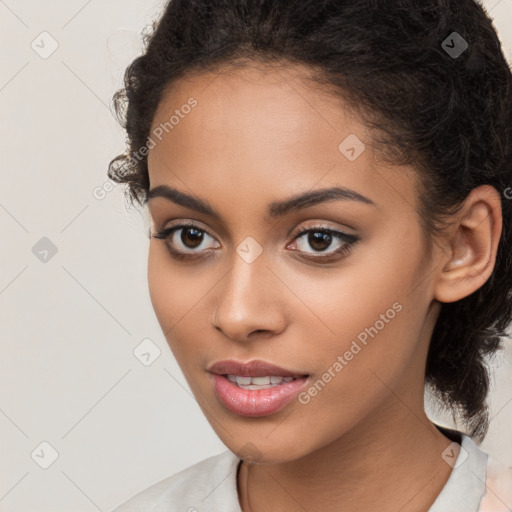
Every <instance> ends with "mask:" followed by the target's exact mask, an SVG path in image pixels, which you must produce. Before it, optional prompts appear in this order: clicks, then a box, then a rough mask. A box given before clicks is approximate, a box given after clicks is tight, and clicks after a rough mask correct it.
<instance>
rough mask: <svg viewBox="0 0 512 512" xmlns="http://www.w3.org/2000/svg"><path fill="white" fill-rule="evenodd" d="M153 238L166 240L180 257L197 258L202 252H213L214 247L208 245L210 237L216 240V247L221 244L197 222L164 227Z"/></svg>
mask: <svg viewBox="0 0 512 512" xmlns="http://www.w3.org/2000/svg"><path fill="white" fill-rule="evenodd" d="M153 238H157V239H160V240H165V242H166V245H167V248H168V249H169V252H170V253H171V255H172V256H174V257H177V258H178V259H186V258H197V257H201V256H197V254H200V253H207V254H206V256H207V255H209V254H211V252H212V249H211V248H210V249H208V248H205V245H206V246H208V238H210V239H212V240H214V241H215V243H216V244H217V245H216V247H215V248H218V247H220V244H219V243H218V242H217V241H216V240H215V238H213V237H212V236H211V235H210V234H209V233H208V232H207V231H205V230H204V229H202V228H200V227H199V226H197V225H195V224H191V223H190V224H188V223H187V224H185V223H182V224H179V225H177V226H171V227H169V228H165V229H162V230H160V231H158V232H157V233H155V234H154V235H153ZM198 248H199V249H198Z"/></svg>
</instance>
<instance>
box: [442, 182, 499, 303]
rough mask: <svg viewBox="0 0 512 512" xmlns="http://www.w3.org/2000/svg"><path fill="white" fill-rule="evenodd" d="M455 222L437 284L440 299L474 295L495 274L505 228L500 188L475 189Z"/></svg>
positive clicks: (455, 298)
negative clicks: (498, 251) (494, 270)
mask: <svg viewBox="0 0 512 512" xmlns="http://www.w3.org/2000/svg"><path fill="white" fill-rule="evenodd" d="M454 221H455V223H454V225H453V228H452V229H453V235H452V236H451V237H450V239H449V240H448V241H447V243H449V247H448V251H447V256H446V257H445V258H447V259H445V260H444V261H443V262H442V263H443V268H442V271H441V273H440V275H439V277H438V281H437V283H436V289H435V298H436V299H437V300H438V301H440V302H455V301H457V300H460V299H463V298H464V297H467V296H468V295H471V294H472V293H473V292H475V291H476V290H478V289H479V288H480V287H481V286H482V285H483V284H484V283H485V282H486V281H487V279H489V277H490V275H491V274H492V271H493V269H494V265H495V262H496V252H497V249H498V242H499V239H500V236H501V229H502V214H501V199H500V195H499V193H498V191H497V190H496V189H495V188H494V187H491V186H490V185H482V186H480V187H478V188H476V189H474V190H473V191H472V192H471V194H470V195H469V196H468V197H467V198H466V200H465V202H464V205H463V207H462V208H461V210H460V211H459V212H458V213H457V214H456V215H455V219H454Z"/></svg>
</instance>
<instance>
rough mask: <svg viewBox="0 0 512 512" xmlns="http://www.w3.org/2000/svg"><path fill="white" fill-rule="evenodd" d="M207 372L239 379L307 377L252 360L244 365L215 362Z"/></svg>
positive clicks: (298, 372) (231, 362)
mask: <svg viewBox="0 0 512 512" xmlns="http://www.w3.org/2000/svg"><path fill="white" fill-rule="evenodd" d="M208 371H209V372H211V373H215V374H217V375H239V376H241V377H265V376H267V375H270V376H271V375H275V376H279V377H302V376H305V375H307V374H306V373H304V372H301V371H295V370H287V369H285V368H281V367H280V366H276V365H275V364H272V363H269V362H267V361H261V360H253V361H248V362H246V363H242V362H241V361H234V360H227V361H217V362H216V363H213V364H211V365H210V366H209V367H208Z"/></svg>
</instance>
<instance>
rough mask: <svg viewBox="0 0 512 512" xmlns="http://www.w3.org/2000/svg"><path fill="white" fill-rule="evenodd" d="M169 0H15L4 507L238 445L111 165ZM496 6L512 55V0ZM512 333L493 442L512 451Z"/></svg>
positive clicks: (171, 469)
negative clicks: (128, 75) (194, 365)
mask: <svg viewBox="0 0 512 512" xmlns="http://www.w3.org/2000/svg"><path fill="white" fill-rule="evenodd" d="M163 5H164V2H162V1H161V0H160V1H157V0H89V1H87V0H66V1H64V0H59V1H56V0H54V1H52V2H36V1H33V0H32V1H30V0H0V42H1V66H0V112H1V119H2V123H1V133H0V145H1V146H0V150H1V153H0V155H1V163H0V169H1V181H0V184H1V186H0V230H1V236H2V247H3V250H2V251H0V326H1V327H0V329H1V339H2V357H1V362H0V364H1V367H0V381H1V385H0V440H1V441H0V442H1V453H2V457H0V511H2V512H4V511H5V512H7V511H8V512H15V511H16V512H21V511H23V512H30V511H35V512H43V511H48V512H49V511H51V512H61V511H62V512H70V511H77V512H78V511H80V512H82V511H83V512H88V511H95V510H100V511H104V512H108V511H110V510H111V509H113V508H114V507H115V506H116V505H118V504H119V503H120V502H122V501H124V500H125V499H127V498H128V497H130V496H132V495H133V494H135V493H136V492H138V491H140V490H142V489H144V488H146V487H147V486H149V485H151V484H152V483H154V482H156V481H158V480H161V479H163V478H165V477H167V476H169V475H171V474H173V473H175V472H176V471H178V470H180V469H182V468H184V467H186V466H189V465H191V464H192V463H194V462H196V461H199V460H201V459H203V458H205V457H207V456H210V455H213V454H215V453H219V452H220V451H222V450H224V449H225V447H224V445H223V444H222V443H221V442H220V441H219V440H218V439H217V437H216V436H215V434H214V433H213V431H212V430H211V428H210V427H209V425H208V424H207V422H206V420H205V419H204V418H203V415H202V413H201V412H200V410H199V407H198V406H197V404H196V403H195V401H194V399H193V397H192V396H191V395H190V392H189V390H188V387H187V385H186V384H185V382H184V379H183V376H182V375H181V373H180V371H179V368H178V366H177V364H176V362H175V361H174V359H173V358H172V356H171V354H170V351H169V349H168V347H167V344H166V342H165V339H164V337H163V334H162V333H161V331H160V328H159V325H158V323H157V320H156V317H155V316H154V313H153V310H152V308H151V303H150V300H149V294H148V291H147V284H146V255H147V245H148V240H147V238H146V222H147V220H145V219H144V217H143V216H141V215H140V214H139V213H137V212H136V211H135V210H133V211H131V212H128V211H127V209H126V207H125V203H124V197H123V194H122V191H121V190H120V188H119V187H118V188H116V187H111V186H110V187H109V182H108V181H107V177H106V168H107V164H108V162H109V161H110V159H111V158H113V157H114V156H115V155H117V154H118V153H120V152H121V151H122V150H123V142H124V134H123V132H122V130H121V128H120V127H119V126H118V124H117V122H116V120H115V119H114V117H113V115H112V113H111V109H110V105H111V97H112V94H113V93H114V91H115V90H116V89H117V88H118V87H120V85H121V80H122V74H123V71H124V69H125V67H126V66H127V65H128V64H129V63H130V62H131V60H132V59H133V58H134V57H135V56H136V55H138V54H139V53H140V52H141V43H140V41H141V38H140V35H139V34H140V31H141V30H142V28H143V27H144V26H146V25H147V24H148V23H150V21H151V20H152V19H154V18H156V17H157V16H158V14H159V12H160V10H161V8H162V6H163ZM485 5H486V7H487V8H488V9H489V10H490V13H491V15H492V17H493V18H494V20H495V25H496V26H497V28H498V32H499V34H500V37H501V39H502V41H503V43H504V46H505V50H506V52H507V56H508V58H509V59H510V60H511V61H512V34H511V32H510V27H511V26H512V0H492V1H489V2H486V3H485ZM42 32H47V33H48V34H49V35H47V34H43V35H41V33H42ZM52 45H53V46H56V45H58V47H57V48H56V50H55V51H54V53H52V54H51V55H48V54H49V53H50V52H51V50H52V49H53V47H52ZM44 237H46V239H43V238H44ZM41 239H43V240H42V241H41ZM34 247H35V249H33V248H34ZM52 250H53V251H55V250H56V251H57V252H56V253H55V254H52ZM44 251H48V252H47V253H45V252H44ZM34 252H35V253H38V256H36V254H34ZM40 258H46V259H47V261H46V262H44V261H41V259H40ZM144 339H150V340H152V344H154V345H152V346H155V347H158V348H159V349H160V350H161V355H160V357H158V358H157V359H156V360H155V361H154V362H153V363H152V364H151V365H149V366H145V365H143V364H142V363H141V362H140V361H139V360H138V359H137V358H136V357H135V356H134V354H133V351H134V349H135V348H136V347H137V346H138V345H139V344H140V343H141V342H142V340H144ZM146 343H147V342H146ZM511 345H512V344H511V342H508V349H507V352H506V353H504V354H502V355H501V356H500V357H498V358H497V359H496V361H495V362H494V363H493V364H494V366H495V367H496V373H495V383H496V388H497V391H493V394H492V396H491V404H492V408H493V420H492V426H491V430H490V432H489V435H488V438H487V439H486V441H485V442H484V444H483V445H482V447H483V448H484V449H486V450H487V451H488V452H489V453H491V454H492V455H494V456H496V457H498V458H499V459H501V460H502V461H503V462H505V463H506V464H508V465H512V438H511V437H510V426H511V424H512V378H511V375H512V371H511V370H512V346H511ZM43 442H46V443H49V445H50V446H48V445H41V443H43ZM52 449H53V450H55V451H56V452H57V453H58V456H57V458H56V460H55V461H53V463H52V464H51V465H49V467H48V468H47V469H43V467H41V465H43V466H44V465H48V464H50V463H51V462H52V458H51V456H52Z"/></svg>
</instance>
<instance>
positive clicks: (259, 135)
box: [148, 65, 501, 512]
mask: <svg viewBox="0 0 512 512" xmlns="http://www.w3.org/2000/svg"><path fill="white" fill-rule="evenodd" d="M304 73H307V70H304V69H302V68H299V67H296V66H280V67H279V68H275V67H272V66H270V65H258V66H254V65H252V66H247V67H242V68H237V69H231V70H227V69H226V70H224V71H223V72H222V73H220V72H215V73H213V72H211V73H203V74H195V75H188V76H187V77H186V78H184V79H181V80H179V81H178V82H176V83H174V84H173V86H172V88H170V89H169V90H168V91H167V92H166V94H165V95H164V96H163V97H162V99H161V102H160V104H159V108H158V110H157V112H156V115H155V118H154V121H153V125H152V128H153V129H154V128H155V127H157V126H158V125H159V124H160V123H164V122H165V121H167V120H168V119H169V117H170V115H172V114H173V113H174V111H175V110H176V109H179V108H180V107H181V106H182V105H183V104H185V103H187V101H188V99H189V98H190V97H193V98H195V99H196V100H197V101H198V104H197V106H196V107H195V108H194V109H193V110H192V111H191V113H190V114H188V115H187V116H184V118H183V119H181V120H180V122H179V124H177V125H176V126H175V127H174V128H173V129H172V130H171V131H169V133H167V134H165V136H164V137H163V138H162V140H161V142H158V144H157V145H156V146H155V147H153V148H152V149H151V150H150V151H149V154H148V165H149V175H150V188H151V189H153V188H154V187H156V186H158V185H168V186H171V187H173V188H176V189H178V190H180V191H182V192H183V193H186V194H190V195H195V196H198V197H200V198H201V199H203V200H204V201H207V202H208V203H209V204H210V205H211V206H212V207H213V208H214V209H215V210H216V211H217V212H219V214H220V215H221V219H220V220H219V219H215V218H213V217H210V216H209V215H206V214H203V213H199V212H197V211H195V210H193V209H190V208H187V207H184V206H181V205H178V204H175V203H174V202H172V201H170V200H168V199H165V198H162V197H155V198H153V199H151V200H150V201H149V203H148V208H149V212H150V215H151V221H152V227H151V229H152V232H153V233H155V232H156V231H157V230H159V229H163V228H165V227H170V226H173V225H178V224H179V223H180V221H182V220H188V221H194V224H195V225H196V226H197V227H198V229H204V230H206V233H203V236H204V240H203V243H202V244H201V245H200V246H199V248H198V247H197V245H194V244H193V242H191V241H190V239H187V238H185V242H187V240H188V242H189V245H188V247H187V246H184V245H183V241H182V239H181V234H182V231H178V232H175V234H174V235H172V237H173V238H172V240H171V237H169V239H168V241H167V242H168V243H172V242H174V247H175V248H176V249H177V250H181V251H182V252H185V253H187V254H195V255H197V254H199V255H200V256H199V257H196V259H190V260H179V259H175V258H174V257H173V256H171V254H170V253H169V250H168V246H167V245H166V241H164V240H159V239H155V238H152V239H151V242H150V247H149V259H148V284H149V291H150V296H151V300H152V304H153V307H154V310H155V313H156V316H157V318H158V321H159V323H160V325H161V328H162V330H163V332H164V333H165V336H166V339H167V341H168V343H169V346H170V348H171V350H172V352H173V354H174V356H175V357H176V359H177V361H178V363H179V365H180V367H181V369H182V371H183V374H184V375H185V377H186V379H187V381H188V383H189V385H190V388H191V390H192V392H193V393H194V395H195V397H196V399H197V402H198V404H199V406H200V407H201V409H202V410H203V412H204V414H205V416H206V418H207V419H208V421H209V422H210V423H211V425H212V427H213V429H214V430H215V432H216V433H217V434H218V436H219V437H220V438H221V440H222V441H223V442H224V443H225V444H226V445H227V446H228V447H229V449H230V450H231V451H233V452H234V453H236V454H237V455H238V456H239V457H240V458H242V459H244V463H243V464H242V465H241V467H240V472H239V475H238V487H239V488H238V491H239V500H240V503H241V507H242V509H243V511H244V512H248V511H253V512H259V511H266V512H269V511H270V512H272V511H279V510H291V511H295V510H301V511H303V510H307V511H309V512H312V511H317V510H318V511H320V510H322V511H324V512H325V511H334V510H340V504H350V505H349V507H348V508H346V509H350V510H351V511H360V512H366V511H372V512H373V511H375V510H380V511H382V512H386V511H394V512H396V511H397V510H400V511H402V512H408V511H415V512H418V511H426V510H428V508H429V507H430V506H431V505H432V503H433V502H434V501H435V499H436V497H437V496H438V494H439V493H440V491H441V489H442V488H443V486H444V485H445V483H446V481H447V479H448V477H449V475H450V472H451V470H452V468H451V467H450V466H449V465H448V464H447V463H446V462H445V461H444V460H443V459H442V457H441V454H442V452H443V450H445V448H447V447H448V446H449V445H450V444H451V441H450V440H449V439H447V438H446V437H445V436H444V435H442V434H441V433H439V432H438V431H437V429H436V428H435V427H434V426H433V425H432V423H431V422H430V421H429V419H428V418H427V416H426V414H425V411H424V375H425V362H426V356H427V351H428V345H429V341H430V338H431V335H432V331H433V328H434V325H435V321H436V319H437V316H438V314H439V311H440V308H441V302H450V301H456V300H459V299H461V298H463V297H465V296H467V295H469V294H470V293H472V292H473V291H475V290H476V289H478V288H479V287H480V286H482V284H483V283H484V282H485V281H486V280H487V279H488V277H489V276H490V274H491V272H492V269H493V267H494V262H495V256H496V250H497V244H498V240H499V237H500V233H501V209H500V198H499V194H498V192H497V191H496V190H495V189H494V188H492V187H489V186H483V187H479V188H478V189H475V190H474V191H473V192H472V194H471V195H470V196H469V197H468V198H467V200H466V202H465V203H464V206H463V208H462V209H461V210H460V212H459V213H458V214H457V215H456V216H454V218H453V224H452V226H451V227H450V229H449V230H447V233H446V235H445V236H444V237H443V238H442V239H439V240H437V241H436V243H433V244H430V245H428V244H427V241H426V239H425V237H424V234H423V232H422V227H421V224H420V218H419V216H418V214H417V211H418V208H419V198H420V193H419V189H418V180H417V176H416V174H415V171H414V169H413V168H411V167H393V166H390V165H384V164H383V163H382V162H379V161H378V159H377V158H376V153H375V151H374V148H373V147H372V144H371V134H370V133H369V132H368V130H367V129H366V128H365V127H364V126H363V125H362V124H361V122H360V121H359V119H358V118H357V116H356V115H355V114H353V113H351V111H350V109H349V108H348V105H346V104H344V103H343V101H342V100H341V99H339V98H338V99H335V98H334V97H333V96H329V95H327V93H326V92H325V91H323V90H321V89H320V88H319V87H318V85H315V84H313V83H311V82H310V81H308V80H307V79H306V78H305V74H304ZM350 134H355V135H357V137H358V138H359V139H360V140H361V141H363V142H364V143H365V145H366V149H365V151H364V152H363V153H362V154H361V155H360V156H359V157H358V158H357V159H356V160H355V161H349V160H348V159H347V158H346V157H345V156H344V155H343V154H342V153H341V152H340V151H339V149H338V146H339V144H340V143H341V142H342V141H343V140H344V139H345V138H346V137H347V136H348V135H350ZM331 186H343V187H348V188H350V189H353V190H355V191H357V192H358V193H359V194H362V195H363V196H365V197H367V198H370V199H371V200H372V201H373V202H374V203H375V205H368V204H364V203H360V202H356V201H350V200H345V201H341V200H336V201H329V202H324V203H322V204H317V205H315V206H311V207H309V208H305V209H301V210H296V211H293V212H291V213H290V214H288V215H287V216H285V217H283V218H278V219H270V218H269V217H268V216H267V214H266V210H267V206H268V204H269V203H271V202H273V201H279V200H283V199H287V198H289V197H291V196H294V195H296V194H300V193H303V192H306V191H309V190H311V189H315V190H317V189H318V190H319V189H323V188H328V187H331ZM319 225H320V226H321V227H324V228H326V227H327V228H331V229H334V230H337V231H342V232H345V233H349V234H354V235H356V236H358V237H359V238H360V240H359V241H358V242H357V243H356V244H355V245H353V246H352V248H351V250H350V251H349V252H347V253H345V254H344V255H342V256H338V257H331V258H329V257H327V258H326V260H327V262H325V261H324V262H323V263H322V262H321V261H320V260H316V262H312V261H311V257H312V256H314V255H315V254H316V255H318V254H322V249H319V248H318V247H316V248H315V246H313V245H311V244H310V243H308V235H307V234H306V235H302V237H301V238H300V239H299V240H294V237H295V234H296V233H297V232H298V230H299V229H300V228H302V227H307V228H316V227H318V226H319ZM185 234H186V233H185ZM249 236H250V237H253V238H254V239H255V240H256V241H257V242H258V244H259V245H260V246H261V247H262V248H263V252H262V254H261V255H259V256H258V257H257V258H256V259H255V260H254V261H253V262H252V263H247V262H246V261H245V260H244V259H243V258H241V257H240V256H239V255H238V254H237V252H236V249H237V247H238V246H239V245H240V244H241V243H242V242H243V241H244V240H245V239H246V237H249ZM343 243H344V242H342V241H341V242H340V241H338V240H337V239H336V238H333V239H332V242H331V244H330V245H329V244H328V243H326V244H325V245H324V251H323V253H332V252H333V251H334V250H336V249H337V248H338V247H340V246H341V245H343ZM209 249H212V253H213V254H212V255H211V256H210V257H205V256H206V253H207V251H208V250H209ZM194 251H195V252H194ZM201 254H202V256H203V257H201ZM308 258H310V259H308ZM394 303H399V304H400V305H401V306H402V309H401V310H400V312H398V313H396V315H395V316H394V318H393V319H392V320H389V322H387V323H386V324H385V327H384V328H382V329H380V330H379V332H378V334H377V335H376V336H375V337H374V338H369V339H368V343H367V345H366V346H364V347H363V348H362V350H361V351H360V352H359V353H357V355H355V356H354V357H353V359H352V360H350V361H349V362H348V364H347V365H346V366H344V368H343V369H342V370H341V371H339V372H338V373H336V376H335V377H334V378H332V379H331V381H330V382H329V383H328V384H327V385H326V386H325V387H324V388H323V389H322V390H321V391H320V392H319V393H318V394H317V395H316V396H314V397H312V398H311V400H310V401H309V403H307V404H305V405H304V404H301V403H300V402H299V401H298V400H293V401H292V402H291V403H290V404H288V405H287V406H286V407H285V408H284V409H282V410H281V411H279V412H277V413H274V414H271V415H269V416H265V417H259V418H249V417H243V416H238V415H236V414H233V413H231V412H230V411H228V410H227V409H225V408H224V406H223V405H222V404H221V402H220V401H219V400H218V398H217V396H216V394H215V393H214V389H213V386H212V382H211V379H210V375H209V374H208V372H207V371H206V368H207V367H208V366H209V365H210V364H211V363H213V362H215V361H220V360H224V359H237V360H239V361H244V362H246V361H250V360H253V359H263V360H266V361H269V362H272V363H274V364H277V365H279V366H282V367H284V368H287V369H290V370H294V371H297V372H298V373H301V374H309V375H310V376H311V382H312V383H314V382H316V381H317V380H318V379H319V378H321V377H322V375H323V374H324V373H325V372H326V371H327V370H328V368H330V367H332V366H333V364H334V363H335V362H336V360H337V358H338V356H340V355H343V354H344V353H345V352H346V351H347V350H349V348H350V346H351V343H352V341H353V340H354V339H355V338H356V337H357V335H358V334H359V333H361V332H362V331H364V329H365V328H366V327H369V326H373V325H375V323H376V321H377V320H379V318H381V316H380V315H381V314H385V313H386V311H387V310H388V309H390V308H392V305H393V304H394Z"/></svg>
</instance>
